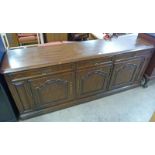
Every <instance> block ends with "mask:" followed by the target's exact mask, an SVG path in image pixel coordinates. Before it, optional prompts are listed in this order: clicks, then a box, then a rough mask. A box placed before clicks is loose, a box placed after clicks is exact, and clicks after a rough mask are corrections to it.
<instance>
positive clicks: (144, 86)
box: [142, 75, 149, 88]
mask: <svg viewBox="0 0 155 155" xmlns="http://www.w3.org/2000/svg"><path fill="white" fill-rule="evenodd" d="M148 82H149V78H148V77H147V76H146V75H144V83H143V85H142V86H143V88H147V87H148Z"/></svg>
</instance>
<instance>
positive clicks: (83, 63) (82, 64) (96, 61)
mask: <svg viewBox="0 0 155 155" xmlns="http://www.w3.org/2000/svg"><path fill="white" fill-rule="evenodd" d="M111 62H112V57H104V58H96V59H91V60H85V61H80V62H77V69H82V68H88V67H95V66H100V65H104V64H107V63H111Z"/></svg>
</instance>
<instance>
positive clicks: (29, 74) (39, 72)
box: [9, 63, 75, 81]
mask: <svg viewBox="0 0 155 155" xmlns="http://www.w3.org/2000/svg"><path fill="white" fill-rule="evenodd" d="M74 66H75V65H74V64H72V63H69V64H63V65H56V66H50V67H44V68H38V69H31V70H27V71H21V72H16V73H10V74H9V77H10V78H11V79H12V80H13V81H16V80H23V79H29V78H33V77H39V76H45V75H49V74H55V73H61V72H67V71H72V70H74Z"/></svg>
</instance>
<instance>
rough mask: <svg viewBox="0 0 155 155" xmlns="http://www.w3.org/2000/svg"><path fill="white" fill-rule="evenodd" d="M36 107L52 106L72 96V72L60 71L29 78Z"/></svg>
mask: <svg viewBox="0 0 155 155" xmlns="http://www.w3.org/2000/svg"><path fill="white" fill-rule="evenodd" d="M29 85H30V88H31V91H32V96H33V99H34V102H35V105H36V107H46V106H53V105H58V104H61V103H64V102H65V101H68V100H71V99H73V97H74V74H73V73H71V72H69V73H62V74H57V75H52V76H44V77H41V78H36V79H32V80H29Z"/></svg>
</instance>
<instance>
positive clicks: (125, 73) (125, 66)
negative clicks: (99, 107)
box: [110, 57, 145, 89]
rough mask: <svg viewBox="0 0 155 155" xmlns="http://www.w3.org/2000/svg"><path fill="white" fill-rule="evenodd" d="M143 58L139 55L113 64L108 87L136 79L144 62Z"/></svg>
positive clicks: (127, 83)
mask: <svg viewBox="0 0 155 155" xmlns="http://www.w3.org/2000/svg"><path fill="white" fill-rule="evenodd" d="M144 60H145V59H144V58H143V57H139V58H135V59H132V60H128V61H123V62H117V63H115V64H114V69H113V74H112V79H111V83H110V89H115V88H119V87H123V86H127V85H130V84H132V83H133V82H134V81H136V79H137V75H138V73H139V72H140V70H141V68H142V65H143V63H144Z"/></svg>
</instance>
